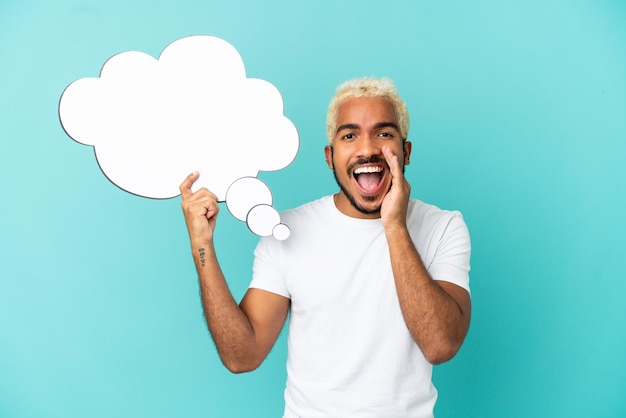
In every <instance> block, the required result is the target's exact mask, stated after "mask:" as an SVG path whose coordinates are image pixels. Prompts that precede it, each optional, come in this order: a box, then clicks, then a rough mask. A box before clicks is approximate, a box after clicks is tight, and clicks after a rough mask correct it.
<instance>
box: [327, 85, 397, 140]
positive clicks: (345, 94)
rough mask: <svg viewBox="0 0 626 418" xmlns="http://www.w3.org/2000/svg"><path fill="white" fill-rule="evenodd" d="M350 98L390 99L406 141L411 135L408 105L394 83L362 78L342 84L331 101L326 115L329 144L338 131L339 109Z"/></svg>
mask: <svg viewBox="0 0 626 418" xmlns="http://www.w3.org/2000/svg"><path fill="white" fill-rule="evenodd" d="M349 97H385V98H387V99H389V100H390V101H391V103H392V105H393V107H394V109H395V111H396V116H397V117H398V125H399V127H398V128H399V129H400V135H402V139H404V140H405V141H406V139H407V137H408V135H409V111H408V109H407V108H406V103H404V100H402V98H401V97H400V95H399V94H398V91H397V90H396V86H394V84H393V81H391V80H390V79H388V78H376V77H361V78H354V79H352V80H348V81H346V82H344V83H343V84H341V85H340V86H339V87H337V90H336V91H335V95H334V96H333V98H332V99H331V100H330V104H329V105H328V113H327V115H326V136H327V137H328V142H329V143H332V141H333V137H334V136H335V130H336V129H337V109H338V108H339V105H341V103H343V101H344V100H346V99H347V98H349Z"/></svg>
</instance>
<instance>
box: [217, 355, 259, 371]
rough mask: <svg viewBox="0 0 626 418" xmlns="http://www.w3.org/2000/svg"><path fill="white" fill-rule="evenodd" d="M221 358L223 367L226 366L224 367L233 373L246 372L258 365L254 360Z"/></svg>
mask: <svg viewBox="0 0 626 418" xmlns="http://www.w3.org/2000/svg"><path fill="white" fill-rule="evenodd" d="M221 360H222V364H223V365H224V367H226V369H227V370H228V371H229V372H231V373H233V374H242V373H248V372H251V371H253V370H256V369H257V368H258V367H259V366H260V363H259V362H254V361H246V360H241V359H232V358H231V359H227V358H223V357H222V358H221Z"/></svg>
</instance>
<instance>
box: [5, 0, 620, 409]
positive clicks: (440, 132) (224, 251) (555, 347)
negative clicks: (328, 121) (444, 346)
mask: <svg viewBox="0 0 626 418" xmlns="http://www.w3.org/2000/svg"><path fill="white" fill-rule="evenodd" d="M194 34H209V35H215V36H218V37H221V38H223V39H225V40H227V41H228V42H230V43H231V44H233V45H234V46H235V47H236V48H237V49H238V51H239V52H240V54H241V56H242V58H243V60H244V62H245V64H246V69H247V73H248V76H249V77H257V78H262V79H265V80H268V81H270V82H271V83H273V84H274V85H275V86H276V87H277V88H278V89H279V90H280V91H281V93H282V95H283V98H284V102H285V114H286V115H287V117H289V118H290V119H291V120H292V121H293V122H294V124H295V125H296V126H297V128H298V130H299V133H300V140H301V145H300V151H299V154H298V156H297V158H296V160H295V162H294V163H293V164H292V165H290V166H289V167H288V168H287V169H285V170H282V171H279V172H275V173H263V174H262V175H261V178H262V179H263V180H264V181H266V182H267V183H268V185H269V186H270V187H271V189H272V191H273V194H274V198H275V206H276V207H277V208H278V209H279V210H282V209H286V208H289V207H293V206H296V205H299V204H301V203H304V202H306V201H309V200H312V199H315V198H317V197H319V196H321V195H325V194H330V193H333V192H334V191H335V190H336V186H335V183H334V180H333V178H332V175H331V172H330V171H329V170H328V169H327V168H326V167H325V164H324V157H323V146H324V145H325V143H326V142H325V141H326V140H325V138H324V123H325V113H326V106H327V103H328V100H329V98H330V96H331V95H332V93H333V91H334V88H335V87H336V85H337V84H339V83H340V82H341V81H343V80H345V79H347V78H351V77H354V76H363V75H377V76H389V77H391V78H393V79H394V80H395V81H396V84H397V85H398V88H399V90H400V92H401V93H402V94H403V96H404V97H405V99H406V101H407V103H408V106H409V109H410V111H411V114H412V129H411V133H410V139H411V140H412V141H413V142H414V146H413V150H414V151H413V156H412V157H413V158H412V164H411V165H410V166H409V167H408V168H407V177H408V179H409V181H410V182H411V183H412V186H413V196H414V197H417V198H420V199H422V200H425V201H427V202H430V203H434V204H436V205H438V206H441V207H444V208H447V209H459V210H461V211H462V212H463V213H464V215H465V218H466V221H467V223H468V225H469V227H470V231H471V234H472V239H473V259H472V267H473V269H472V276H471V277H472V292H473V303H474V313H473V319H472V325H471V329H470V332H469V335H468V338H467V340H466V343H465V345H464V346H463V348H462V349H461V351H460V353H459V354H458V356H457V357H456V358H455V359H453V360H452V361H451V362H449V363H447V364H445V365H441V366H437V367H436V368H435V372H434V373H435V377H434V378H435V383H436V384H437V386H438V388H439V390H440V399H439V403H438V405H437V407H436V414H437V416H438V417H481V418H486V417H623V416H626V397H625V396H624V391H625V390H626V361H624V358H623V357H624V353H625V352H626V326H625V322H626V310H625V308H624V299H625V298H626V284H625V283H624V278H625V273H624V259H625V253H626V251H625V250H626V245H625V244H624V240H625V237H626V217H625V213H626V196H625V185H626V164H625V161H626V2H624V1H620V0H613V1H611V0H593V1H592V0H587V1H585V0H568V1H565V0H563V1H557V0H555V1H550V0H548V1H537V0H527V1H487V0H477V1H472V2H467V1H447V2H437V1H405V2H403V1H386V2H376V1H329V0H320V1H315V2H312V1H310V2H306V3H305V2H293V1H264V2H255V1H243V0H240V1H229V2H225V1H219V2H217V1H200V0H177V1H164V0H163V1H119V0H116V1H114V0H109V1H81V0H55V1H51V0H41V1H36V0H31V1H17V0H14V1H12V0H1V2H0V61H1V64H0V141H1V148H0V190H1V191H2V204H1V205H0V237H1V238H0V416H1V417H15V418H17V417H20V418H21V417H174V416H176V417H261V418H263V417H278V416H280V414H281V412H282V408H283V400H282V390H283V386H284V379H285V370H284V361H285V355H286V346H285V339H284V335H283V336H281V338H280V340H279V341H278V343H277V345H276V347H275V348H274V350H273V351H272V352H271V354H270V356H269V358H268V359H267V361H266V362H265V363H264V364H263V365H262V366H261V367H260V369H259V370H257V371H255V372H253V373H249V374H245V375H237V376H235V375H231V374H229V373H228V372H227V371H226V370H225V369H224V368H223V367H222V366H221V364H220V362H219V359H218V357H217V355H216V352H215V349H214V346H213V343H212V341H211V339H210V337H209V335H208V333H207V331H206V327H205V324H204V321H203V318H202V313H201V306H200V301H199V296H198V285H197V280H196V276H195V272H194V269H193V266H192V259H191V255H190V254H189V244H188V240H187V236H186V231H185V228H184V224H183V218H182V215H181V211H180V207H179V203H180V201H179V199H171V200H165V201H158V200H150V199H143V198H139V197H136V196H133V195H130V194H127V193H125V192H123V191H122V190H120V189H118V188H117V187H115V186H114V185H113V184H111V183H109V182H108V180H107V179H106V178H105V177H104V175H103V174H102V173H101V172H100V170H99V168H98V166H97V164H96V161H95V158H94V154H93V149H92V148H90V147H87V146H84V145H80V144H78V143H76V142H74V141H72V140H71V139H70V138H69V137H67V136H66V135H65V133H64V132H63V130H62V128H61V126H60V124H59V121H58V116H57V106H58V100H59V97H60V95H61V93H62V91H63V89H64V88H65V87H66V86H67V85H68V84H69V83H71V82H72V81H74V80H77V79H79V78H82V77H93V76H97V75H98V73H99V70H100V68H101V66H102V64H103V63H104V62H105V60H106V59H108V58H109V57H111V56H112V55H114V54H116V53H119V52H123V51H127V50H138V51H143V52H146V53H149V54H151V55H153V56H158V54H159V53H160V52H161V50H162V49H163V48H164V47H165V46H166V45H168V44H169V43H171V42H172V41H174V40H176V39H178V38H181V37H184V36H188V35H194ZM217 239H218V244H217V245H218V252H219V256H220V259H221V262H222V267H223V269H224V271H225V273H226V275H227V277H228V278H229V283H230V285H231V288H232V291H233V293H234V294H235V297H236V298H240V297H241V296H242V295H243V292H244V291H245V289H246V286H247V284H248V281H249V278H250V269H251V265H252V250H253V248H254V245H255V243H256V240H257V238H256V237H255V236H254V235H252V234H251V233H250V232H249V231H248V230H247V227H246V225H245V224H244V223H242V222H239V221H237V220H234V219H233V218H232V217H231V216H230V214H228V212H227V211H226V210H224V211H223V212H222V214H221V216H220V223H219V226H218V238H217Z"/></svg>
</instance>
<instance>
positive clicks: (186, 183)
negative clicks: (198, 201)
mask: <svg viewBox="0 0 626 418" xmlns="http://www.w3.org/2000/svg"><path fill="white" fill-rule="evenodd" d="M198 177H200V173H198V172H197V171H194V172H193V173H191V174H189V175H188V176H187V177H186V178H185V180H183V182H182V183H181V184H180V187H179V190H180V195H181V196H182V197H183V198H186V197H187V196H190V195H191V194H193V192H192V191H191V186H192V185H193V183H194V182H195V181H196V180H198Z"/></svg>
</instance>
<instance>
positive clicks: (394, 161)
mask: <svg viewBox="0 0 626 418" xmlns="http://www.w3.org/2000/svg"><path fill="white" fill-rule="evenodd" d="M383 155H384V156H385V160H387V165H388V166H389V169H390V170H391V176H392V177H393V178H399V177H401V176H402V170H401V169H400V160H399V159H398V156H397V155H396V154H394V153H393V151H392V150H391V148H390V147H387V146H385V147H383Z"/></svg>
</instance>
